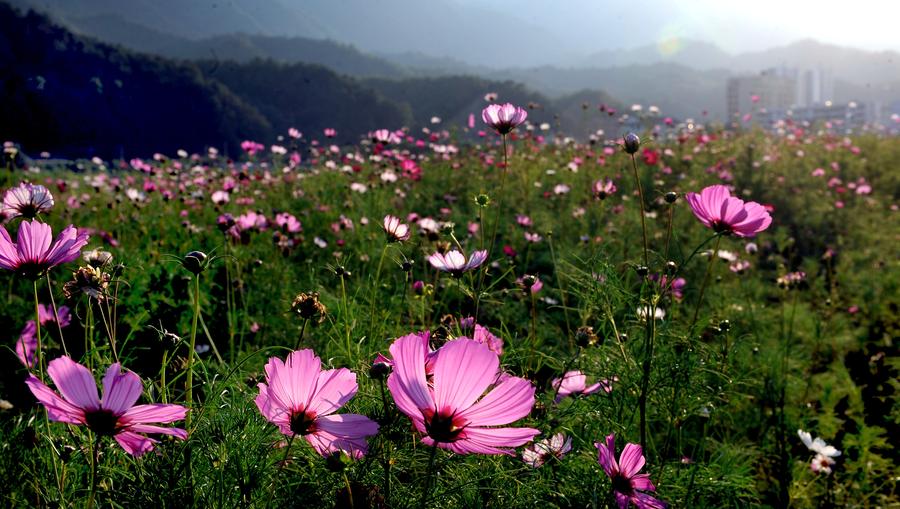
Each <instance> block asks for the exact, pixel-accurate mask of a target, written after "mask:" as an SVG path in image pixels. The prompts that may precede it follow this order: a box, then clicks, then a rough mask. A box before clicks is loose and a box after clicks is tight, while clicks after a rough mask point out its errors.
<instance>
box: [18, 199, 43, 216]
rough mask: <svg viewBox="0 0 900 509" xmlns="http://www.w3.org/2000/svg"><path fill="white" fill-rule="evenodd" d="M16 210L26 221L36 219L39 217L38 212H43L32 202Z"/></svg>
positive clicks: (19, 206)
mask: <svg viewBox="0 0 900 509" xmlns="http://www.w3.org/2000/svg"><path fill="white" fill-rule="evenodd" d="M15 209H16V212H18V213H19V214H21V215H22V216H23V217H25V218H26V219H34V218H35V217H37V215H38V212H40V211H41V209H40V208H39V207H38V206H37V205H36V204H34V203H31V202H28V203H23V204H21V205H18V206H16V207H15Z"/></svg>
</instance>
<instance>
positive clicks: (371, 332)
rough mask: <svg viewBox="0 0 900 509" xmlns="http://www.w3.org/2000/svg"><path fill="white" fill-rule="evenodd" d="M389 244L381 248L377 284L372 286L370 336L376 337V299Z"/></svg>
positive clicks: (376, 276)
mask: <svg viewBox="0 0 900 509" xmlns="http://www.w3.org/2000/svg"><path fill="white" fill-rule="evenodd" d="M388 245H389V244H385V245H384V247H383V248H382V249H381V256H380V257H379V258H378V269H377V270H376V271H375V284H374V285H373V286H372V294H371V297H370V298H369V326H370V327H371V330H369V337H371V338H374V337H375V300H376V298H377V297H378V291H379V290H380V287H379V285H380V284H381V267H382V266H383V265H384V255H385V253H387V249H388Z"/></svg>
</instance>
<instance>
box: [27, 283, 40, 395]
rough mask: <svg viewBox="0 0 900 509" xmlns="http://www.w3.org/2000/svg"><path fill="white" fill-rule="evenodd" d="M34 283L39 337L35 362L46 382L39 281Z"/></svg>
mask: <svg viewBox="0 0 900 509" xmlns="http://www.w3.org/2000/svg"><path fill="white" fill-rule="evenodd" d="M33 283H34V326H35V330H36V337H37V350H35V352H34V362H35V364H37V366H38V374H39V375H40V379H41V381H43V380H44V353H43V345H42V344H41V312H40V308H39V307H38V289H37V280H34V281H33ZM23 353H24V352H23Z"/></svg>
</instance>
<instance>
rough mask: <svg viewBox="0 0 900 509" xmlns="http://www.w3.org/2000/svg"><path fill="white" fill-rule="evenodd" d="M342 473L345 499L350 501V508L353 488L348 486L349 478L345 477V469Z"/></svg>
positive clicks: (351, 508) (351, 507)
mask: <svg viewBox="0 0 900 509" xmlns="http://www.w3.org/2000/svg"><path fill="white" fill-rule="evenodd" d="M343 474H344V485H345V486H347V500H349V501H350V509H353V488H351V487H350V478H349V477H347V471H346V470H345V471H344V472H343Z"/></svg>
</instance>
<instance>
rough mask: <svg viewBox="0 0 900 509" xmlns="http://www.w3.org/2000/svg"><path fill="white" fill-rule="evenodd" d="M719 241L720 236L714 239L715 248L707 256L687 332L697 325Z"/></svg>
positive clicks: (717, 253)
mask: <svg viewBox="0 0 900 509" xmlns="http://www.w3.org/2000/svg"><path fill="white" fill-rule="evenodd" d="M721 241H722V236H721V235H718V236H717V237H716V247H714V248H713V251H712V254H710V255H709V263H708V264H707V265H706V275H705V276H703V284H702V285H701V286H700V296H699V297H697V307H695V308H694V317H693V318H691V325H690V326H689V327H688V330H693V328H694V325H695V324H696V323H697V316H698V315H699V313H700V306H702V305H703V293H704V292H705V291H706V285H707V283H709V275H710V273H711V272H712V265H713V262H715V260H716V257H717V256H718V255H719V242H721ZM673 279H674V278H673Z"/></svg>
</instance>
